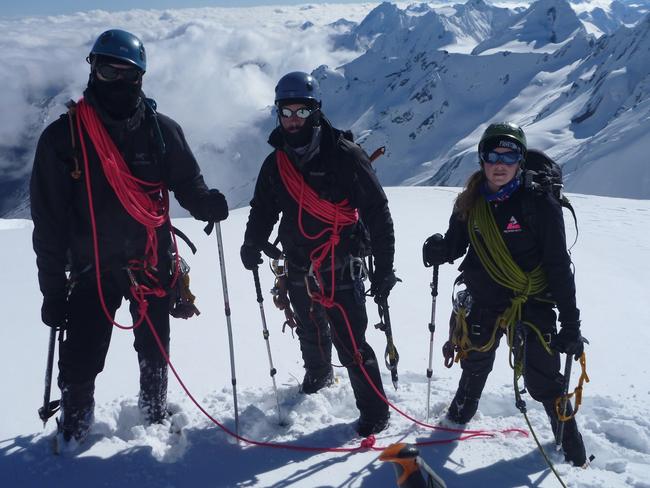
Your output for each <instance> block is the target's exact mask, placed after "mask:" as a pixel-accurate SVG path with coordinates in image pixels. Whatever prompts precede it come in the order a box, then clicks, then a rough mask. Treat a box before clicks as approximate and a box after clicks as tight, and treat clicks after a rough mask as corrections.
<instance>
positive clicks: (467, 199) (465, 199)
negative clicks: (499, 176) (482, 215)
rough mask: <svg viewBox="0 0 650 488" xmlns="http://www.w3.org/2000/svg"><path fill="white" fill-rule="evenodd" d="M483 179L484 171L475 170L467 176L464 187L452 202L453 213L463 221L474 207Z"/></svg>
mask: <svg viewBox="0 0 650 488" xmlns="http://www.w3.org/2000/svg"><path fill="white" fill-rule="evenodd" d="M484 181H485V173H483V170H482V169H479V170H478V171H475V172H474V173H472V175H471V176H470V177H469V178H468V180H467V183H465V188H464V189H463V191H462V192H460V194H459V195H458V196H457V197H456V201H455V202H454V213H455V214H457V215H458V216H459V217H460V219H461V220H463V221H465V220H467V219H468V218H469V212H470V210H472V208H474V205H476V202H477V201H478V199H479V197H480V196H481V185H482V184H483V182H484Z"/></svg>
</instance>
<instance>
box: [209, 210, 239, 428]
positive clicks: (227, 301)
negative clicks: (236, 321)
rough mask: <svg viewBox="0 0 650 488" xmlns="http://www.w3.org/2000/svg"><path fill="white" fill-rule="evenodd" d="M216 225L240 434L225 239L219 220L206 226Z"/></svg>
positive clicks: (233, 392)
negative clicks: (224, 251)
mask: <svg viewBox="0 0 650 488" xmlns="http://www.w3.org/2000/svg"><path fill="white" fill-rule="evenodd" d="M214 227H216V234H217V249H218V251H219V267H220V268H221V284H222V285H223V305H224V311H225V314H226V325H227V327H228V346H229V347H230V372H231V383H232V394H233V402H234V407H235V433H236V434H237V436H239V409H238V407H237V377H236V375H235V348H234V346H233V341H232V323H231V321H230V299H229V298H228V281H227V280H226V262H225V259H224V254H223V241H222V239H221V224H220V223H219V222H209V223H208V225H206V226H205V229H203V230H204V231H205V233H206V234H208V235H210V233H211V232H212V229H213V228H214Z"/></svg>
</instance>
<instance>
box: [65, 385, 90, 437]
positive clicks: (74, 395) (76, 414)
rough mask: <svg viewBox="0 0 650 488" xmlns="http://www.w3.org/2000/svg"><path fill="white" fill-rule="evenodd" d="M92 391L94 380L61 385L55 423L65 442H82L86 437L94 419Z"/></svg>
mask: <svg viewBox="0 0 650 488" xmlns="http://www.w3.org/2000/svg"><path fill="white" fill-rule="evenodd" d="M94 393H95V382H94V381H86V382H84V383H80V384H66V385H62V386H61V416H60V417H59V418H58V419H57V421H56V423H57V431H58V433H59V434H61V435H62V436H63V440H64V441H65V442H70V441H71V440H72V439H74V440H75V441H77V442H83V440H84V439H85V438H86V435H87V434H88V431H89V430H90V426H91V425H92V423H93V419H94V410H95V400H94V398H93V395H94Z"/></svg>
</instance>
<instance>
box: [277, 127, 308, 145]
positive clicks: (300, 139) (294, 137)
mask: <svg viewBox="0 0 650 488" xmlns="http://www.w3.org/2000/svg"><path fill="white" fill-rule="evenodd" d="M313 132H314V128H313V127H312V126H311V125H308V124H305V125H303V126H302V127H301V128H300V130H299V131H297V132H287V131H286V130H284V128H282V134H283V135H284V140H285V141H286V142H287V144H289V145H290V146H291V147H303V146H306V145H307V144H309V142H310V141H311V136H312V134H313Z"/></svg>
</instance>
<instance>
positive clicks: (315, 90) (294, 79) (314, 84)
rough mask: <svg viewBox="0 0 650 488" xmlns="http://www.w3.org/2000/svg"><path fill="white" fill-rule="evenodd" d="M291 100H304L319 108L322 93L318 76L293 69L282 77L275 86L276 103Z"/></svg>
mask: <svg viewBox="0 0 650 488" xmlns="http://www.w3.org/2000/svg"><path fill="white" fill-rule="evenodd" d="M290 102H303V103H307V104H309V105H314V106H315V107H318V108H319V107H320V106H321V94H320V86H319V85H318V81H316V78H314V77H313V76H312V75H310V74H309V73H304V72H302V71H292V72H291V73H287V74H286V75H284V76H283V77H282V78H280V81H278V84H277V85H276V87H275V104H276V105H279V104H281V103H284V104H286V103H290Z"/></svg>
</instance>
